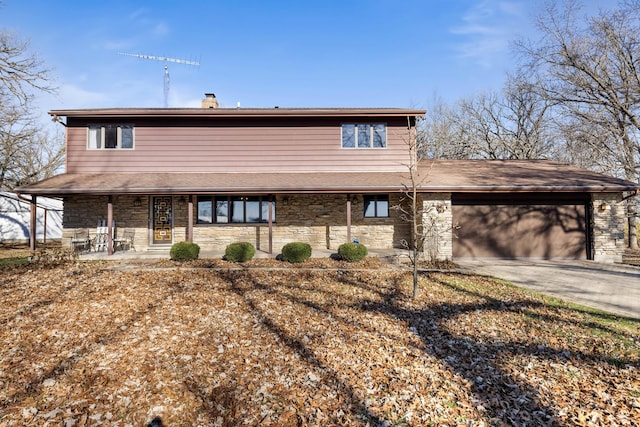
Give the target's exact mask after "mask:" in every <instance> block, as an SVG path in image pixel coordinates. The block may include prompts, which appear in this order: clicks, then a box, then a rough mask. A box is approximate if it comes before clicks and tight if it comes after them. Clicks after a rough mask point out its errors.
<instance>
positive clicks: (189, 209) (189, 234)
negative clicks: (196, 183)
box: [187, 194, 193, 243]
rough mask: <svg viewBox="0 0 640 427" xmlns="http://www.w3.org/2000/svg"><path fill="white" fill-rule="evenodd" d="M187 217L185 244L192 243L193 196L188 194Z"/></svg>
mask: <svg viewBox="0 0 640 427" xmlns="http://www.w3.org/2000/svg"><path fill="white" fill-rule="evenodd" d="M187 216H188V218H187V242H189V243H193V196H192V195H191V194H189V204H188V205H187Z"/></svg>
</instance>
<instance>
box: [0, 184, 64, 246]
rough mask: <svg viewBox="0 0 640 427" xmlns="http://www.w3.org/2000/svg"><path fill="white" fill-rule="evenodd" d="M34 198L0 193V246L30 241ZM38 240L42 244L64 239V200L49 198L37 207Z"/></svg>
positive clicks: (44, 199) (36, 233)
mask: <svg viewBox="0 0 640 427" xmlns="http://www.w3.org/2000/svg"><path fill="white" fill-rule="evenodd" d="M30 205H31V198H30V197H29V196H25V197H24V198H21V197H19V196H18V195H17V194H15V193H11V192H6V191H2V192H0V243H4V242H28V241H29V240H30V234H31V230H30V227H29V226H30V216H31V208H30ZM36 224H37V226H36V232H35V233H34V235H35V238H36V239H38V240H40V241H45V242H46V241H47V240H60V239H61V238H62V201H61V200H58V199H50V198H46V197H40V198H38V201H37V204H36Z"/></svg>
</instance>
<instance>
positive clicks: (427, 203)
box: [421, 193, 454, 260]
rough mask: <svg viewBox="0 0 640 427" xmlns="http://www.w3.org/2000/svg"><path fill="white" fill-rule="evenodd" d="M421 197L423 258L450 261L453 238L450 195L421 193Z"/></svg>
mask: <svg viewBox="0 0 640 427" xmlns="http://www.w3.org/2000/svg"><path fill="white" fill-rule="evenodd" d="M421 196H422V225H423V232H424V234H425V245H424V256H425V258H426V259H428V260H450V259H452V258H453V237H454V236H453V213H452V211H451V193H423V194H422V195H421Z"/></svg>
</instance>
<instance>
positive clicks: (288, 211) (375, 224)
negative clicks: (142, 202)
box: [175, 194, 409, 253]
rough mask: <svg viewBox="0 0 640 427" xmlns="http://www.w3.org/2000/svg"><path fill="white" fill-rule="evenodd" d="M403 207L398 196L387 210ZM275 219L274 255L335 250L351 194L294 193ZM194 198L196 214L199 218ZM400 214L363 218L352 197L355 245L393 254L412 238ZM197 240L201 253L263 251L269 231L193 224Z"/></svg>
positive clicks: (180, 235)
mask: <svg viewBox="0 0 640 427" xmlns="http://www.w3.org/2000/svg"><path fill="white" fill-rule="evenodd" d="M398 202H399V195H398V194H390V195H389V206H390V207H391V206H394V205H396V204H397V203H398ZM275 206H276V209H275V210H276V220H275V222H274V223H273V228H272V232H273V243H272V244H273V248H272V249H273V252H274V253H279V251H280V249H281V248H282V246H284V245H285V244H286V243H289V242H306V243H309V244H310V245H311V246H312V247H313V248H318V249H329V250H337V249H338V246H340V245H341V244H342V243H345V242H346V241H347V195H344V194H290V195H278V196H276V197H275ZM195 210H196V204H195V198H194V215H195V214H196V212H195ZM186 216H187V211H186V208H185V210H184V212H181V210H180V209H177V210H176V224H180V226H179V227H176V232H175V234H176V238H177V239H178V240H183V239H184V238H185V235H186V220H187V218H186ZM408 230H409V228H408V224H406V223H403V222H402V220H401V219H400V218H399V216H398V214H397V211H395V210H393V209H390V211H389V217H388V218H364V206H363V197H362V195H352V196H351V240H353V239H356V238H357V239H358V240H359V241H360V243H362V244H364V245H366V246H367V247H368V248H371V249H392V248H394V247H399V245H400V241H401V240H402V239H403V238H405V236H406V233H408ZM193 241H194V242H195V243H198V244H199V245H200V246H201V247H202V248H216V249H224V248H225V247H226V245H228V244H229V243H233V242H239V241H248V242H250V243H252V244H254V245H255V246H256V248H258V249H259V250H262V251H268V249H269V227H268V225H267V224H266V223H265V224H195V219H194V230H193Z"/></svg>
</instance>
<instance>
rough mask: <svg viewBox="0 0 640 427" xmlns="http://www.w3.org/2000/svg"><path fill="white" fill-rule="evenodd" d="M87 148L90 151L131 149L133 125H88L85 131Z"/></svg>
mask: <svg viewBox="0 0 640 427" xmlns="http://www.w3.org/2000/svg"><path fill="white" fill-rule="evenodd" d="M87 147H88V148H89V149H90V150H104V149H132V148H133V125H131V124H107V125H89V127H88V131H87Z"/></svg>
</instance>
